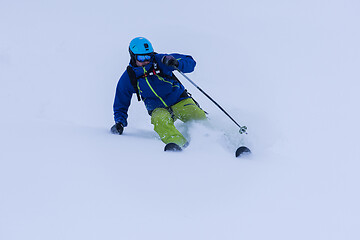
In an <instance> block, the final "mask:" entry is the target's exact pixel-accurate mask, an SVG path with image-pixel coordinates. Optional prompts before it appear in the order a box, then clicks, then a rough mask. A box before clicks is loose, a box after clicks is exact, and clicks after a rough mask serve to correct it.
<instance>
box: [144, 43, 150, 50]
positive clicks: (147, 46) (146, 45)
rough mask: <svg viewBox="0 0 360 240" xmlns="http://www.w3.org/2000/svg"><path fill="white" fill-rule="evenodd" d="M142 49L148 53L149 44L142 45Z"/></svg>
mask: <svg viewBox="0 0 360 240" xmlns="http://www.w3.org/2000/svg"><path fill="white" fill-rule="evenodd" d="M144 47H145V49H146V51H149V44H147V43H144Z"/></svg>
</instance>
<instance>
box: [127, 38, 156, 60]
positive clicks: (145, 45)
mask: <svg viewBox="0 0 360 240" xmlns="http://www.w3.org/2000/svg"><path fill="white" fill-rule="evenodd" d="M129 52H130V55H131V56H132V55H137V54H151V53H153V52H154V49H153V47H152V45H151V43H150V41H149V40H147V39H146V38H143V37H137V38H134V39H133V40H131V42H130V45H129Z"/></svg>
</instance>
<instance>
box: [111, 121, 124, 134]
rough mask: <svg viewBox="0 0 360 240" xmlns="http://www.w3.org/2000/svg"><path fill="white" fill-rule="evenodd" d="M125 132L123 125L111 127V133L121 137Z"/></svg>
mask: <svg viewBox="0 0 360 240" xmlns="http://www.w3.org/2000/svg"><path fill="white" fill-rule="evenodd" d="M123 131H124V126H123V125H122V123H119V122H118V123H115V125H114V126H112V127H111V132H112V133H113V134H119V135H121V134H122V133H123Z"/></svg>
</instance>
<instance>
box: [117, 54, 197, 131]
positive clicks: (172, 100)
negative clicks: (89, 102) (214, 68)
mask: <svg viewBox="0 0 360 240" xmlns="http://www.w3.org/2000/svg"><path fill="white" fill-rule="evenodd" d="M165 55H166V54H155V56H154V59H153V60H152V61H151V62H150V63H149V64H147V65H145V66H144V67H136V66H135V67H134V66H132V65H131V64H130V66H131V67H132V69H133V70H134V72H135V74H136V76H137V77H140V76H143V75H144V74H145V73H147V71H149V69H150V68H151V67H152V65H153V61H155V62H156V63H157V64H158V67H159V68H160V69H161V70H162V73H163V74H164V75H166V76H171V74H172V71H174V70H175V69H174V68H173V67H169V66H166V65H165V64H163V63H162V62H161V58H162V57H163V56H165ZM171 55H172V56H173V57H175V58H176V59H177V60H178V62H179V66H178V68H179V70H180V71H182V72H184V73H189V72H192V71H194V68H195V65H196V62H195V60H194V59H193V58H192V57H191V56H189V55H182V54H176V53H174V54H171ZM138 89H139V93H140V95H141V97H142V99H143V101H144V103H145V106H146V109H147V110H148V111H149V112H150V111H152V110H154V109H156V108H165V107H170V106H172V105H174V104H176V103H178V102H179V101H181V100H182V99H184V97H181V95H182V94H183V93H184V91H185V88H184V86H183V85H181V84H180V83H179V82H178V81H176V80H174V79H172V78H167V77H161V76H159V75H148V76H147V77H141V78H139V79H138ZM134 93H136V92H135V89H134V87H133V85H132V84H131V81H130V78H129V74H128V73H127V71H125V72H124V73H123V74H122V76H121V77H120V79H119V82H118V84H117V87H116V93H115V99H114V106H113V109H114V119H115V122H120V123H122V124H123V126H124V127H126V126H127V118H128V114H127V112H128V109H129V106H130V102H131V98H132V95H133V94H134Z"/></svg>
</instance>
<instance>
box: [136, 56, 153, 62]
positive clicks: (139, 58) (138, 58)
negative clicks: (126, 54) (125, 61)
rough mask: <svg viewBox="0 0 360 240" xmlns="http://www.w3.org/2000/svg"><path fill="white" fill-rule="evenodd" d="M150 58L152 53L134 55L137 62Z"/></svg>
mask: <svg viewBox="0 0 360 240" xmlns="http://www.w3.org/2000/svg"><path fill="white" fill-rule="evenodd" d="M151 58H152V55H136V60H138V61H139V62H145V61H150V60H151Z"/></svg>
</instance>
